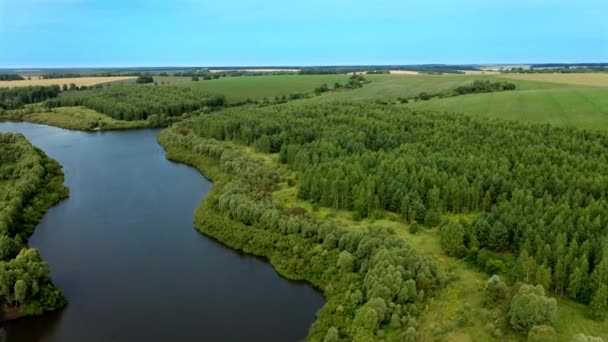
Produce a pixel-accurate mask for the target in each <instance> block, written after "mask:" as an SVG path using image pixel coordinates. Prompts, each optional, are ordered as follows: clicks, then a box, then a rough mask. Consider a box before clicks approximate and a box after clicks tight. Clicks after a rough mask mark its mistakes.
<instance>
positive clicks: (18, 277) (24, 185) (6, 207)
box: [0, 133, 67, 315]
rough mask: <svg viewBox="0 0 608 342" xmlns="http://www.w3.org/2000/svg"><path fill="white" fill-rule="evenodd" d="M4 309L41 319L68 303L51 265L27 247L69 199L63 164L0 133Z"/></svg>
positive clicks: (0, 256)
mask: <svg viewBox="0 0 608 342" xmlns="http://www.w3.org/2000/svg"><path fill="white" fill-rule="evenodd" d="M0 184H1V185H2V186H1V187H0V306H2V309H7V308H10V307H14V306H19V307H20V308H21V312H22V313H23V314H26V315H27V314H40V313H42V312H44V311H49V310H54V309H56V308H59V307H62V306H63V305H64V304H65V299H64V298H63V295H62V294H61V292H60V291H59V290H58V289H57V288H55V287H54V286H53V284H52V282H51V277H50V270H49V267H48V265H47V264H46V263H45V262H44V261H43V260H42V258H41V257H40V254H39V253H38V251H37V250H36V249H31V248H27V246H26V245H25V241H27V238H28V237H29V236H30V235H31V233H32V232H33V230H34V227H35V225H36V224H37V223H38V221H39V220H40V218H41V217H42V215H43V213H44V212H45V211H46V209H48V208H49V207H50V206H51V205H53V204H55V203H56V202H57V201H59V200H60V199H62V198H63V197H65V196H67V189H66V188H65V187H64V186H63V173H62V172H61V167H60V166H59V164H57V162H55V161H53V160H51V159H49V158H48V157H47V156H46V155H44V153H43V152H42V151H40V150H38V149H36V148H35V147H34V146H32V145H31V144H30V143H29V142H28V141H27V140H26V139H25V138H24V137H23V136H22V135H20V134H13V133H0Z"/></svg>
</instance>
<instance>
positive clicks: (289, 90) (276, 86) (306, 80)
mask: <svg viewBox="0 0 608 342" xmlns="http://www.w3.org/2000/svg"><path fill="white" fill-rule="evenodd" d="M347 80H348V76H346V75H273V76H243V77H223V78H220V79H217V80H210V81H202V80H201V81H198V82H192V81H190V82H183V83H179V86H181V87H188V88H193V89H197V90H201V91H206V92H208V93H213V94H223V95H225V96H226V100H227V101H228V102H229V103H230V102H239V101H245V100H247V99H251V100H256V99H262V98H268V97H276V96H287V95H289V94H293V93H311V92H313V90H314V89H315V88H317V87H318V86H320V85H321V84H324V83H326V84H327V85H328V86H329V87H332V86H333V84H334V83H336V82H340V83H345V82H346V81H347ZM345 93H346V92H345Z"/></svg>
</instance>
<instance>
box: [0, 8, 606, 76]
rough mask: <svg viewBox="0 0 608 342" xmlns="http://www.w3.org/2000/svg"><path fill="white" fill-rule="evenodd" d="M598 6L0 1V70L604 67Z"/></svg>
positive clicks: (603, 27)
mask: <svg viewBox="0 0 608 342" xmlns="http://www.w3.org/2000/svg"><path fill="white" fill-rule="evenodd" d="M607 13H608V1H607V0H570V1H566V0H460V1H456V0H452V1H448V0H424V1H407V0H372V1H369V0H368V1H360V0H306V1H290V0H240V1H239V0H213V1H207V0H205V1H203V0H164V1H163V0H0V68H17V67H19V68H20V67H33V68H35V67H134V66H269V65H274V66H279V65H283V66H288V65H291V66H306V65H361V64H432V63H443V64H492V63H507V64H508V63H513V64H516V63H546V62H560V63H563V62H571V63H572V62H608V19H606V14H607Z"/></svg>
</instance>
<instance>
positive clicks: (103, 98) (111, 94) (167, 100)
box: [46, 84, 225, 121]
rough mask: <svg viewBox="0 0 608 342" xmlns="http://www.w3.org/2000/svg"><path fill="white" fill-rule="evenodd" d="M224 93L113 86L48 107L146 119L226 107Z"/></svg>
mask: <svg viewBox="0 0 608 342" xmlns="http://www.w3.org/2000/svg"><path fill="white" fill-rule="evenodd" d="M224 103H225V98H224V96H223V95H209V94H207V93H206V92H203V91H201V90H198V89H196V88H187V87H177V86H160V87H159V86H147V85H133V84H131V85H113V86H110V87H103V88H98V89H90V90H87V91H81V92H71V93H67V94H65V96H61V97H59V98H56V99H53V100H49V101H47V102H46V106H47V107H50V108H55V107H76V106H83V107H87V108H90V109H93V110H96V111H98V112H100V113H103V114H106V115H108V116H110V117H112V118H114V119H117V120H126V121H132V120H145V119H147V118H148V117H149V116H152V115H158V116H165V117H173V116H179V115H182V114H184V113H187V112H193V111H196V110H213V109H215V108H218V107H221V106H223V105H224Z"/></svg>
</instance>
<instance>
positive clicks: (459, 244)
mask: <svg viewBox="0 0 608 342" xmlns="http://www.w3.org/2000/svg"><path fill="white" fill-rule="evenodd" d="M464 233H465V232H464V228H463V227H462V225H461V224H460V223H457V222H452V221H448V222H447V223H445V224H442V225H441V226H440V227H439V237H440V242H441V246H442V247H443V250H445V251H446V253H447V254H448V255H451V256H458V257H461V256H463V255H464V254H465V253H466V247H465V245H464Z"/></svg>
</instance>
